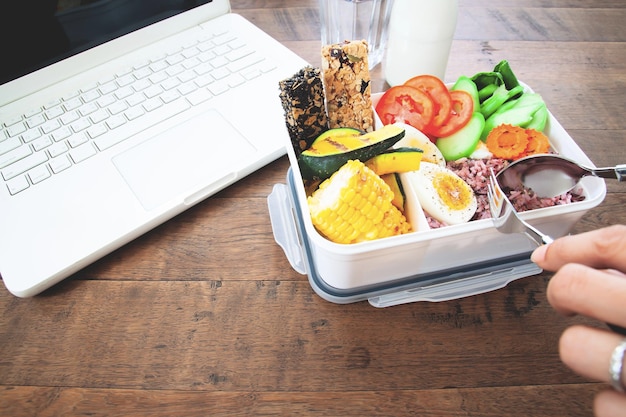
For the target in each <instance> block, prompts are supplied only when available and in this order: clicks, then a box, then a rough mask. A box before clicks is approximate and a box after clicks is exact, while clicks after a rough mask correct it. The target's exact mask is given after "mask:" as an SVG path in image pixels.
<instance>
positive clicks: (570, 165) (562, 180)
mask: <svg viewBox="0 0 626 417" xmlns="http://www.w3.org/2000/svg"><path fill="white" fill-rule="evenodd" d="M588 175H592V176H595V177H600V178H613V179H617V180H618V181H624V180H625V179H626V164H622V165H617V166H615V167H612V168H590V167H586V166H583V165H580V164H579V163H577V162H575V161H573V160H571V159H568V158H565V157H563V156H560V155H555V154H540V155H532V156H528V157H526V158H521V159H518V160H517V161H514V162H512V163H511V164H510V165H508V166H507V167H506V168H504V169H503V170H502V171H500V172H499V173H498V175H497V178H498V183H499V184H500V187H502V189H503V190H505V191H507V190H517V189H521V188H522V187H524V188H530V189H532V190H533V191H534V192H535V194H537V196H538V197H556V196H557V195H561V194H563V193H565V192H567V191H569V190H571V189H572V188H574V186H575V185H576V184H578V182H579V181H580V179H581V178H582V177H585V176H588Z"/></svg>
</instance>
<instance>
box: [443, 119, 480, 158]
mask: <svg viewBox="0 0 626 417" xmlns="http://www.w3.org/2000/svg"><path fill="white" fill-rule="evenodd" d="M484 127H485V117H484V116H483V115H482V113H480V112H474V113H473V114H472V118H471V119H470V121H469V122H468V123H467V124H466V125H465V126H463V128H462V129H461V130H459V131H458V132H456V133H453V134H452V135H450V136H446V137H445V138H439V139H437V147H438V148H439V150H440V151H441V154H442V155H443V157H444V158H446V161H456V160H457V159H460V158H466V157H468V156H469V155H470V154H471V153H472V152H474V149H476V145H477V144H478V141H479V140H480V134H481V133H482V131H483V128H484Z"/></svg>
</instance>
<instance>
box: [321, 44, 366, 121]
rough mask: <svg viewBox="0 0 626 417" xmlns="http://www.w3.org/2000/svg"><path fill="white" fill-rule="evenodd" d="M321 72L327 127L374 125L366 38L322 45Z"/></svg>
mask: <svg viewBox="0 0 626 417" xmlns="http://www.w3.org/2000/svg"><path fill="white" fill-rule="evenodd" d="M322 75H323V80H324V90H325V94H326V111H327V112H328V123H329V127H330V128H331V129H332V128H336V127H352V128H356V129H360V130H364V131H366V132H370V131H372V130H373V129H374V114H373V110H372V97H371V95H372V91H371V82H370V72H369V67H368V63H367V42H366V41H364V40H362V41H345V42H343V43H338V44H333V45H325V46H322Z"/></svg>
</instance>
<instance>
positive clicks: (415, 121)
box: [376, 85, 433, 130]
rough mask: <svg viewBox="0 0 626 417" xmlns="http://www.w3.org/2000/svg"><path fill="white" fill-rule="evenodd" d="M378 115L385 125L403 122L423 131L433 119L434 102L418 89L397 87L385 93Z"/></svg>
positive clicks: (379, 104)
mask: <svg viewBox="0 0 626 417" xmlns="http://www.w3.org/2000/svg"><path fill="white" fill-rule="evenodd" d="M376 113H378V117H380V120H382V122H383V124H385V125H388V124H392V123H395V122H403V123H407V124H409V125H411V126H413V127H414V128H416V129H419V130H423V129H424V128H425V127H426V126H428V125H429V124H430V123H431V121H432V119H433V101H432V100H431V98H430V96H429V95H428V94H426V93H425V92H423V91H421V90H418V89H417V88H414V87H409V86H406V85H397V86H394V87H391V88H390V89H389V90H387V91H385V93H384V94H383V96H382V97H381V98H380V101H379V102H378V104H377V105H376Z"/></svg>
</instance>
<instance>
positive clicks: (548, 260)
mask: <svg viewBox="0 0 626 417" xmlns="http://www.w3.org/2000/svg"><path fill="white" fill-rule="evenodd" d="M625 251H626V226H625V225H614V226H610V227H606V228H602V229H597V230H593V231H591V232H586V233H581V234H578V235H571V236H564V237H562V238H559V239H556V240H555V241H554V242H553V243H551V244H550V245H543V246H541V247H539V248H538V249H536V250H535V252H534V253H533V255H532V258H531V259H532V260H533V262H535V263H536V264H537V265H539V266H540V267H541V268H543V269H546V270H548V271H556V270H557V269H559V268H560V267H561V266H563V265H565V264H567V263H570V262H577V263H581V264H585V265H588V266H591V267H594V268H613V269H617V270H619V271H626V256H623V254H624V253H625Z"/></svg>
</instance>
